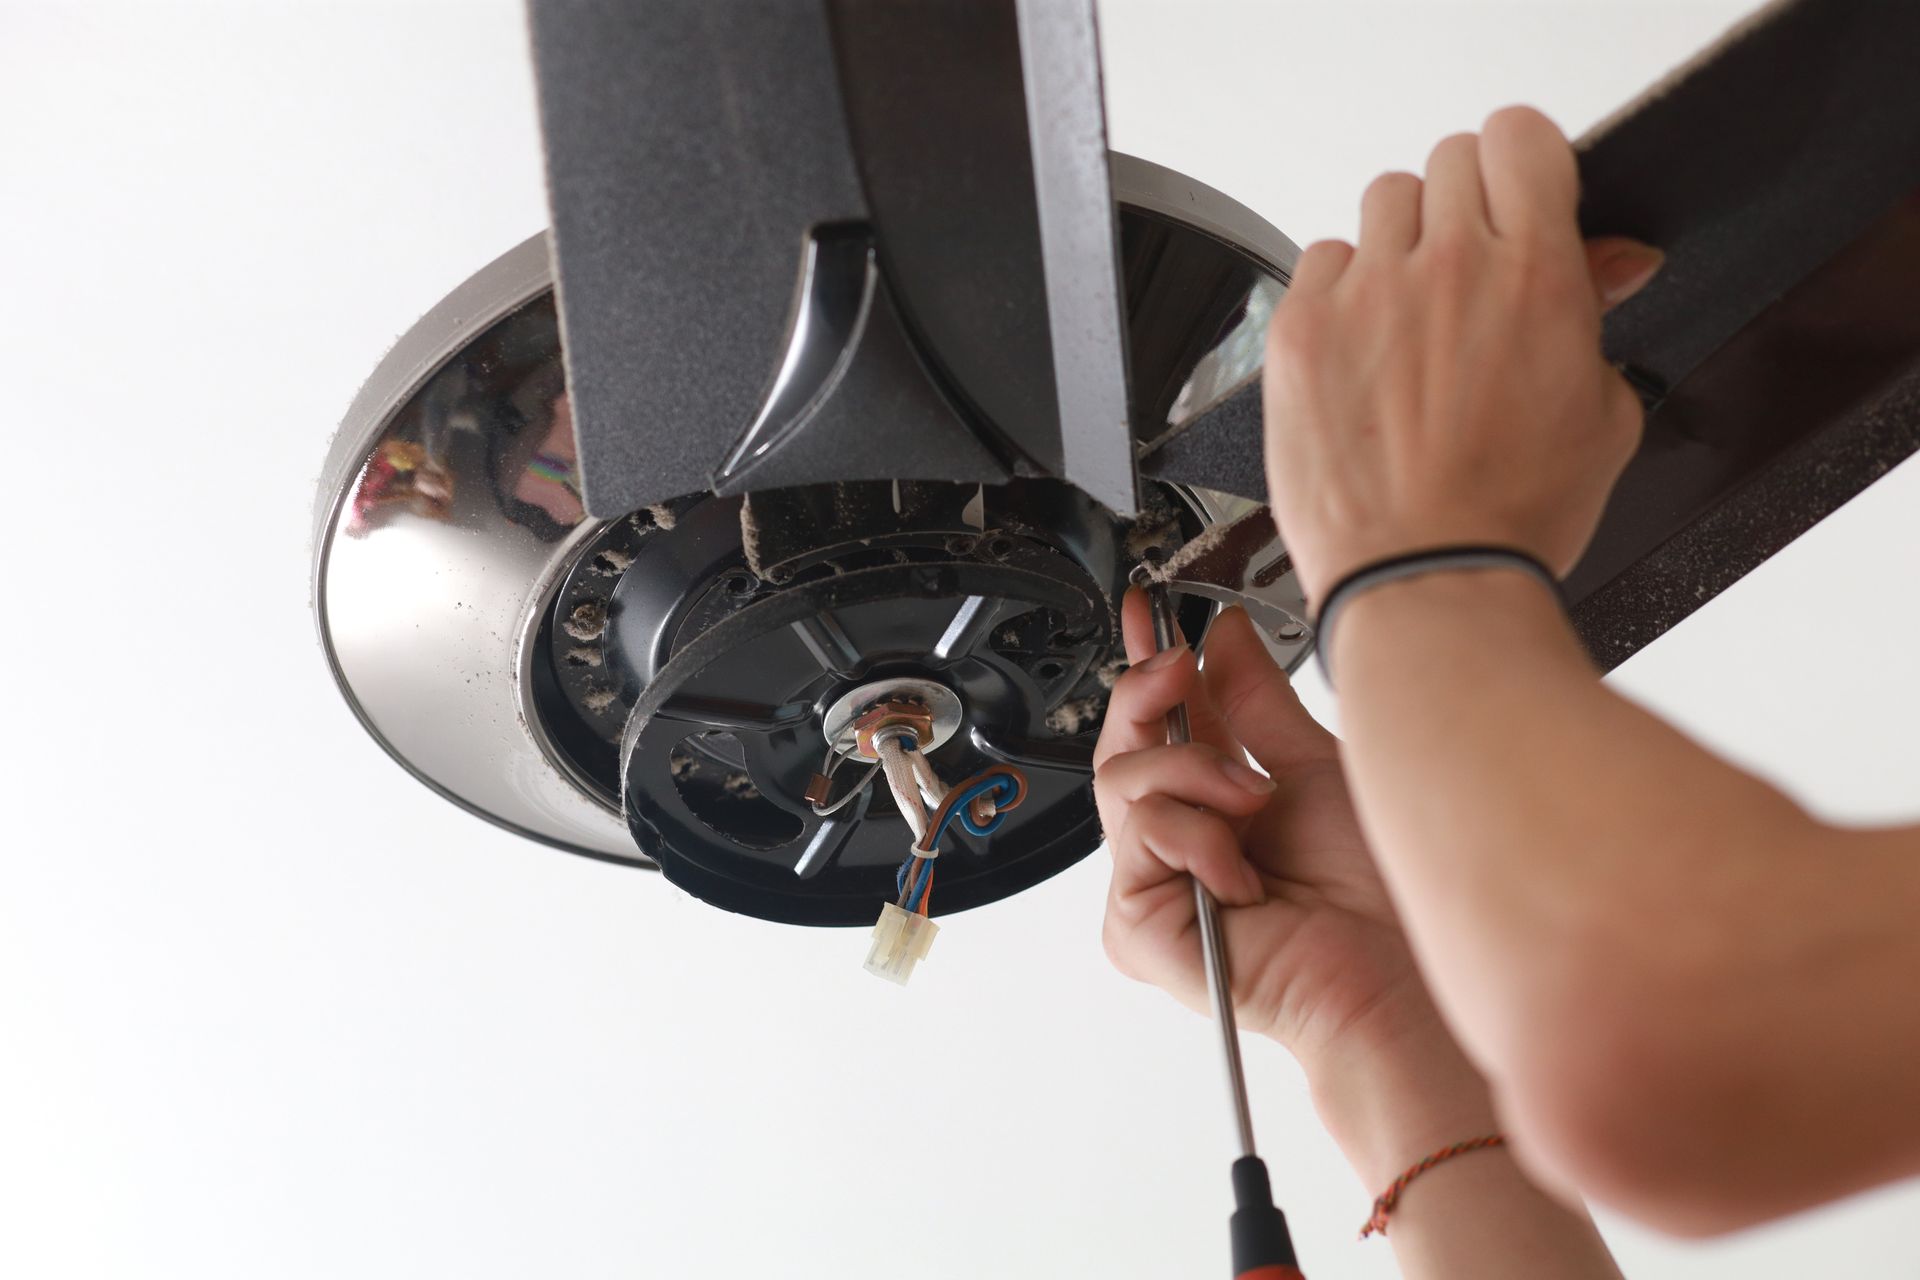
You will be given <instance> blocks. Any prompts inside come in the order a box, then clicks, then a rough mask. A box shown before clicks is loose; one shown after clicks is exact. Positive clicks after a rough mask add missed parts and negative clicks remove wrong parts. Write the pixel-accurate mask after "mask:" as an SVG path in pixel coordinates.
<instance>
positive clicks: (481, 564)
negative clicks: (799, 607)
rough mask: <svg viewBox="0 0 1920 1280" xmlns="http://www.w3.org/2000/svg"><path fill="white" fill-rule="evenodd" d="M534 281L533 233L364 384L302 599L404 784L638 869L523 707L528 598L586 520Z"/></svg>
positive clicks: (540, 250)
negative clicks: (308, 601) (408, 774)
mask: <svg viewBox="0 0 1920 1280" xmlns="http://www.w3.org/2000/svg"><path fill="white" fill-rule="evenodd" d="M547 280H548V268H547V257H546V246H545V239H544V237H535V238H534V239H533V240H531V241H528V242H527V243H526V244H523V245H522V246H520V247H519V248H518V249H516V250H514V251H513V252H511V253H509V254H507V255H506V256H505V257H503V258H501V259H500V260H499V261H497V262H495V263H494V264H493V265H492V266H490V267H488V268H487V269H486V270H485V271H483V272H481V273H480V275H478V276H476V277H475V278H474V280H473V281H470V282H469V283H468V285H466V286H464V287H463V289H462V291H461V293H459V294H456V295H455V297H453V298H450V299H448V302H447V304H443V305H442V307H440V308H437V309H436V311H435V312H434V313H432V314H430V315H429V316H428V317H427V318H426V319H424V320H423V321H422V322H421V323H420V324H419V325H418V326H416V327H415V329H414V331H413V332H412V333H410V334H409V335H408V337H407V339H405V340H403V342H402V343H401V345H400V346H399V347H397V348H396V349H395V350H394V352H393V353H392V354H391V355H390V356H389V357H388V359H387V360H386V361H385V362H383V363H382V365H381V367H380V369H379V370H378V371H376V373H375V375H374V377H373V379H372V380H371V381H370V382H369V384H368V387H367V389H366V390H365V391H364V392H363V393H362V395H361V397H360V399H359V400H358V401H356V403H355V406H354V410H353V411H351V412H350V413H349V416H348V420H347V423H346V425H345V426H344V427H343V428H342V431H341V434H340V436H339V437H338V438H337V440H336V442H335V448H334V454H333V456H332V458H330V460H329V464H328V472H329V476H330V477H332V478H333V480H332V483H330V484H329V486H328V490H329V491H330V492H331V493H332V494H333V495H335V501H334V502H333V504H332V505H331V506H329V507H326V508H323V509H322V511H321V512H320V513H319V516H320V523H319V527H318V529H317V531H316V532H317V536H316V564H315V606H316V610H317V612H318V615H319V621H320V629H321V637H322V641H323V643H324V644H325V645H326V647H327V650H328V656H329V658H330V659H331V661H332V664H333V668H334V672H335V675H336V677H337V678H338V680H339V682H340V686H341V689H342V690H343V692H345V694H346V695H347V699H348V701H349V702H350V703H351V704H352V705H353V708H354V710H355V711H356V712H357V713H358V714H359V716H360V718H361V720H362V721H363V722H364V723H365V724H366V726H367V728H368V730H369V731H370V732H371V733H372V734H373V735H374V737H375V738H376V739H378V740H379V741H380V742H381V744H382V745H383V746H385V747H386V748H387V750H388V751H389V752H390V753H392V754H393V755H394V756H395V757H396V758H397V759H398V760H400V761H401V763H402V764H404V765H406V767H407V768H408V769H410V770H411V771H412V772H413V773H414V774H415V775H416V776H418V777H419V778H420V779H421V780H422V781H424V782H426V783H427V784H428V785H430V786H432V787H434V788H435V789H436V790H438V791H440V792H441V793H442V794H444V795H446V796H447V797H448V798H450V799H452V800H454V801H456V802H457V803H459V804H461V805H463V806H465V807H466V808H468V809H470V810H472V811H474V812H476V813H478V814H480V815H481V816H483V817H486V818H488V819H489V820H491V821H493V822H496V823H498V824H500V825H501V826H504V827H507V828H509V829H510V830H514V831H516V832H519V833H520V834H523V835H526V836H530V837H532V838H534V839H537V840H542V841H545V842H547V843H549V844H556V845H560V846H562V847H564V848H568V849H572V850H574V851H576V852H580V853H587V854H591V855H594V856H598V857H608V858H616V859H619V860H621V861H625V862H635V863H644V862H645V859H643V858H641V857H640V856H639V855H638V854H637V853H636V852H635V851H634V849H633V845H632V842H631V840H630V839H629V837H628V836H627V833H626V828H625V826H624V824H623V823H622V822H621V821H620V819H619V816H618V815H617V814H616V813H615V812H613V811H612V810H610V809H609V808H608V807H606V806H605V805H603V804H601V803H598V802H596V801H595V800H594V799H592V798H591V797H590V796H589V795H588V794H587V793H586V792H584V791H583V790H582V789H581V788H580V787H579V786H578V785H577V784H576V783H575V782H574V781H573V779H571V778H570V777H568V776H567V775H566V774H565V773H564V772H563V771H562V770H561V769H559V768H558V767H556V766H555V764H554V763H552V760H551V756H550V753H549V752H548V751H547V750H546V749H545V744H544V742H543V741H542V738H541V736H540V729H539V726H538V725H536V724H534V723H532V722H531V720H530V718H529V717H528V716H527V715H526V714H525V711H524V709H523V707H522V702H521V695H520V690H521V689H522V688H523V687H524V681H523V680H522V679H521V665H522V662H523V661H524V656H525V651H526V649H527V648H528V647H529V643H530V640H529V636H528V634H527V633H528V631H529V627H530V625H531V624H532V622H533V621H534V620H535V619H537V617H538V616H539V614H540V606H541V604H542V603H543V599H542V592H543V591H544V590H548V589H550V588H551V584H552V583H553V581H554V572H553V571H554V568H555V566H556V565H564V564H565V563H567V562H568V561H569V560H570V558H571V555H570V551H571V548H573V547H574V546H575V545H577V544H578V543H580V542H582V541H584V540H585V539H586V538H588V537H590V536H591V535H592V533H593V532H594V530H595V529H596V528H597V524H598V522H595V521H591V520H589V519H588V518H587V516H586V513H585V509H584V507H583V506H582V504H581V500H580V482H579V476H578V471H577V466H576V461H575V452H574V436H573V424H572V418H571V414H570V411H569V407H568V402H567V396H566V383H565V375H564V372H563V370H562V367H561V361H560V350H561V348H560V337H559V328H558V323H557V320H556V317H555V312H554V306H553V298H552V294H551V292H550V291H549V290H548V288H547ZM476 294H478V295H479V296H477V297H476V296H475V295H476Z"/></svg>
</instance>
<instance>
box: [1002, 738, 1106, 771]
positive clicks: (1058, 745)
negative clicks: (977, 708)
mask: <svg viewBox="0 0 1920 1280" xmlns="http://www.w3.org/2000/svg"><path fill="white" fill-rule="evenodd" d="M972 737H973V745H974V747H975V748H976V749H978V750H979V751H980V753H981V754H982V755H984V756H986V757H987V758H988V759H991V760H994V761H997V762H999V763H1002V764H1017V765H1019V766H1020V767H1021V768H1022V769H1042V770H1045V771H1047V772H1049V773H1075V774H1086V773H1092V772H1093V744H1092V743H1091V742H1085V741H1082V740H1080V739H1076V738H1060V739H1056V740H1046V739H1032V738H1009V739H1003V740H998V741H996V740H995V739H992V738H989V737H988V736H987V735H986V734H984V733H982V732H981V731H980V730H979V729H975V730H974V731H973V734H972Z"/></svg>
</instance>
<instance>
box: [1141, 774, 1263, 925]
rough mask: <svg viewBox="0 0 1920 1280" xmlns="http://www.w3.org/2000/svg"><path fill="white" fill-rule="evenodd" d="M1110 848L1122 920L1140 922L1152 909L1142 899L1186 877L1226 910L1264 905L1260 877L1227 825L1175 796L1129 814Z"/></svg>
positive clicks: (1149, 801) (1151, 800)
mask: <svg viewBox="0 0 1920 1280" xmlns="http://www.w3.org/2000/svg"><path fill="white" fill-rule="evenodd" d="M1110 844H1111V847H1112V850H1113V901H1114V905H1115V907H1116V908H1117V909H1118V910H1119V911H1120V912H1121V913H1122V914H1123V916H1135V917H1136V918H1137V915H1138V913H1139V912H1140V911H1141V910H1142V909H1143V908H1145V907H1146V906H1148V905H1150V904H1149V903H1147V902H1144V901H1143V900H1142V899H1143V897H1144V895H1147V894H1150V893H1152V892H1153V891H1154V890H1155V889H1157V888H1158V887H1159V886H1161V885H1163V884H1165V883H1166V882H1167V881H1168V880H1170V879H1172V878H1173V877H1175V876H1178V875H1181V874H1183V873H1184V874H1186V875H1190V876H1192V877H1193V878H1194V879H1196V880H1198V881H1199V882H1200V883H1201V884H1203V885H1205V886H1206V887H1207V891H1208V892H1209V893H1211V894H1213V896H1214V897H1215V898H1216V899H1217V900H1218V901H1219V902H1221V903H1222V904H1224V905H1226V906H1235V907H1244V906H1251V905H1253V904H1254V903H1258V902H1265V901H1266V897H1267V890H1266V886H1265V884H1263V883H1262V882H1261V879H1260V873H1259V872H1258V871H1256V870H1254V867H1253V864H1252V863H1250V862H1248V861H1247V859H1246V855H1245V854H1244V853H1242V852H1241V849H1240V840H1239V838H1238V837H1237V836H1235V835H1234V832H1233V828H1232V827H1231V826H1229V825H1228V823H1227V820H1226V819H1225V818H1223V817H1221V816H1220V815H1219V814H1217V813H1208V812H1206V811H1205V810H1202V809H1196V808H1194V807H1193V806H1192V805H1187V804H1182V803H1180V802H1179V801H1178V800H1175V799H1174V798H1173V797H1171V796H1162V795H1151V796H1148V797H1146V798H1145V799H1143V800H1141V801H1140V802H1139V803H1138V804H1135V805H1134V806H1133V807H1132V808H1130V809H1128V810H1127V820H1126V822H1125V823H1124V824H1123V825H1122V826H1121V828H1120V832H1119V834H1118V835H1116V836H1114V837H1112V839H1111V841H1110Z"/></svg>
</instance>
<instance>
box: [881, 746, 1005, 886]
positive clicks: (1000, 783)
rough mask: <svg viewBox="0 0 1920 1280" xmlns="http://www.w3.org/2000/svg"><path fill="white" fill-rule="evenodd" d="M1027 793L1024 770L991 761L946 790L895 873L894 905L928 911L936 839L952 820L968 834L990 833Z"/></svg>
mask: <svg viewBox="0 0 1920 1280" xmlns="http://www.w3.org/2000/svg"><path fill="white" fill-rule="evenodd" d="M1026 798H1027V778H1026V775H1025V774H1024V773H1022V772H1021V771H1020V770H1019V769H1016V768H1014V767H1013V766H1012V765H995V766H994V767H992V768H991V769H987V770H985V771H984V772H982V773H978V774H975V775H974V776H973V777H971V778H968V779H967V780H966V781H965V782H962V783H960V784H959V785H958V786H955V787H952V788H950V789H948V791H947V794H946V796H945V797H944V798H943V799H942V800H941V802H940V805H939V807H938V808H936V809H935V810H934V812H933V815H932V816H931V817H930V818H928V819H927V822H926V826H925V830H924V833H923V834H922V835H921V836H920V838H919V839H918V840H917V841H916V842H915V843H914V846H913V851H912V853H910V854H909V855H908V856H907V860H906V861H905V862H903V863H901V864H900V870H899V871H898V872H897V873H896V874H895V875H894V887H895V888H896V889H897V890H898V891H899V898H898V901H897V903H896V905H897V906H899V907H900V908H901V910H903V911H913V912H918V913H919V914H922V915H925V914H927V910H928V907H927V901H928V898H929V897H930V896H931V894H932V889H933V869H934V861H935V859H937V858H938V857H939V855H940V839H941V837H942V836H944V835H945V834H946V832H947V828H948V827H949V826H951V825H952V824H953V822H954V820H955V819H958V820H959V822H960V825H961V826H962V827H964V828H965V829H966V830H967V831H968V832H969V833H970V834H972V835H976V836H989V835H992V834H993V833H994V832H995V831H996V830H998V829H999V827H1000V824H1001V823H1003V822H1005V821H1006V817H1007V813H1008V811H1010V810H1012V809H1015V808H1018V807H1019V805H1020V802H1021V801H1022V800H1025V799H1026Z"/></svg>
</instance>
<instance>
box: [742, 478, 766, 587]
mask: <svg viewBox="0 0 1920 1280" xmlns="http://www.w3.org/2000/svg"><path fill="white" fill-rule="evenodd" d="M740 550H742V551H743V552H745V553H746V556H747V568H748V569H750V570H752V571H753V576H754V577H756V578H759V579H760V580H762V581H766V580H767V566H766V565H765V564H763V563H761V560H760V517H759V515H758V513H756V512H755V511H754V509H753V495H752V494H748V495H747V496H746V497H745V498H743V499H741V501H740Z"/></svg>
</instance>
